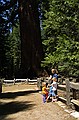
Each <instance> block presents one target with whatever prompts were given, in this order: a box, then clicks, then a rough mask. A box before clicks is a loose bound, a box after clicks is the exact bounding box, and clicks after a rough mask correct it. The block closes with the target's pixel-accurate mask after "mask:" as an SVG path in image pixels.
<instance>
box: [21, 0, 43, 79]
mask: <svg viewBox="0 0 79 120" xmlns="http://www.w3.org/2000/svg"><path fill="white" fill-rule="evenodd" d="M19 19H20V33H21V74H22V75H21V77H33V76H35V75H37V74H38V72H39V69H40V63H41V59H42V44H41V38H40V24H39V14H38V3H37V2H36V0H19Z"/></svg>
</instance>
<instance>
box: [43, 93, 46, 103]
mask: <svg viewBox="0 0 79 120" xmlns="http://www.w3.org/2000/svg"><path fill="white" fill-rule="evenodd" d="M45 102H46V95H44V94H43V103H45Z"/></svg>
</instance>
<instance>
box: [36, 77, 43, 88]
mask: <svg viewBox="0 0 79 120" xmlns="http://www.w3.org/2000/svg"><path fill="white" fill-rule="evenodd" d="M37 87H38V88H39V89H40V90H42V80H41V78H37Z"/></svg>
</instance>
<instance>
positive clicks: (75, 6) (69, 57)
mask: <svg viewBox="0 0 79 120" xmlns="http://www.w3.org/2000/svg"><path fill="white" fill-rule="evenodd" d="M48 3H49V4H48V6H49V8H48V9H46V8H45V7H43V8H44V9H43V10H44V12H45V13H44V14H43V15H44V17H43V20H42V21H43V24H42V28H43V31H44V32H43V33H44V35H43V36H44V38H43V39H44V40H43V45H44V50H46V52H45V58H44V61H43V62H42V66H43V67H46V66H48V67H56V68H57V69H58V70H59V72H60V73H62V74H63V75H65V76H76V77H78V76H79V1H78V0H75V1H74V0H49V2H48Z"/></svg>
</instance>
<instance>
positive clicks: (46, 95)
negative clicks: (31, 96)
mask: <svg viewBox="0 0 79 120" xmlns="http://www.w3.org/2000/svg"><path fill="white" fill-rule="evenodd" d="M42 95H43V102H44V103H45V102H46V99H47V97H48V90H47V87H46V83H45V82H44V83H43V86H42Z"/></svg>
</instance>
